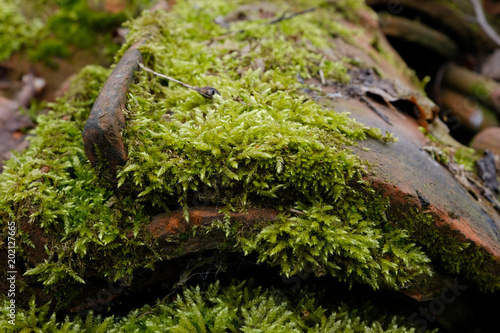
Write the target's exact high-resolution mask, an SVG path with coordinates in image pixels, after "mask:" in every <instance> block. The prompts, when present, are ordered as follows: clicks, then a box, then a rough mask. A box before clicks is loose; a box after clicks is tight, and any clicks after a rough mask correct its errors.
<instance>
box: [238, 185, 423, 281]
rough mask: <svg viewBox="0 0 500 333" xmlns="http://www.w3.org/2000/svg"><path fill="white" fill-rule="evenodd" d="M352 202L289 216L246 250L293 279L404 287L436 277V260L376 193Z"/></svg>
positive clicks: (322, 205)
mask: <svg viewBox="0 0 500 333" xmlns="http://www.w3.org/2000/svg"><path fill="white" fill-rule="evenodd" d="M364 195H365V196H366V193H365V194H364ZM350 200H352V199H351V198H349V199H348V200H344V201H342V202H340V203H337V204H336V205H333V206H329V205H327V204H325V203H321V202H318V203H317V204H315V205H314V206H313V207H311V208H308V210H305V215H303V216H298V217H286V218H283V219H282V221H281V223H275V224H273V225H270V226H267V227H265V228H264V229H262V230H261V231H260V232H259V233H258V234H256V235H252V237H251V238H250V239H243V240H242V248H243V249H244V250H245V251H246V252H252V251H257V252H258V254H259V260H260V261H267V262H270V263H271V264H274V265H279V266H280V267H281V270H282V272H283V273H284V274H286V275H287V276H288V275H294V274H297V273H299V272H308V271H313V272H314V273H315V274H316V275H324V274H329V275H332V276H336V277H337V278H339V279H340V280H344V281H350V282H351V283H353V282H355V281H356V282H361V283H366V284H369V285H370V286H372V287H373V288H378V287H379V286H380V285H384V286H389V287H392V288H401V287H403V286H405V285H406V284H408V283H409V282H410V281H411V280H412V279H413V278H415V277H417V276H419V275H429V274H431V270H430V268H429V267H428V266H427V264H428V263H429V262H430V260H429V259H428V258H427V256H426V255H425V254H424V253H423V252H422V251H421V250H420V249H419V248H418V247H416V246H415V244H413V243H412V241H410V240H409V238H410V237H409V234H408V233H407V232H406V231H405V230H404V229H399V228H393V227H391V226H390V224H389V222H390V221H387V220H386V219H384V218H383V217H384V214H385V211H386V210H387V208H388V205H387V204H383V205H382V206H379V207H376V206H375V205H376V204H374V202H375V203H376V202H380V201H381V199H380V198H378V197H377V196H376V195H371V196H370V195H369V196H368V197H364V198H363V197H361V196H360V197H356V199H355V200H356V201H353V202H351V201H350Z"/></svg>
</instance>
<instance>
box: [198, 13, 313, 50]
mask: <svg viewBox="0 0 500 333" xmlns="http://www.w3.org/2000/svg"><path fill="white" fill-rule="evenodd" d="M315 10H316V7H311V8H308V9H305V10H303V11H300V12H297V13H293V14H290V15H288V16H286V12H285V13H283V15H281V16H280V17H278V18H276V19H274V20H271V21H269V22H264V23H261V24H259V25H263V24H264V25H271V24H275V23H278V22H281V21H285V20H289V19H291V18H294V17H295V16H298V15H302V14H307V13H309V12H313V11H315ZM245 31H246V30H242V29H240V30H234V31H228V32H226V33H224V34H222V35H220V36H217V37H213V38H210V39H209V40H206V41H205V42H208V43H212V42H214V41H218V40H222V39H224V38H226V37H227V36H229V35H235V34H239V33H243V32H245Z"/></svg>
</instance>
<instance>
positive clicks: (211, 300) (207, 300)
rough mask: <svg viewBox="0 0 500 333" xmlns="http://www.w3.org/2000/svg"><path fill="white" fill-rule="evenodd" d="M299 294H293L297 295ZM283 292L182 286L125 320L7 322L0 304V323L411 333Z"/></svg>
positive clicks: (23, 314) (62, 328) (384, 320)
mask: <svg viewBox="0 0 500 333" xmlns="http://www.w3.org/2000/svg"><path fill="white" fill-rule="evenodd" d="M297 294H298V295H297ZM297 294H292V293H286V292H283V291H281V290H276V289H274V288H270V289H263V288H261V287H258V286H254V285H252V284H249V283H245V282H242V283H238V282H232V283H231V284H230V285H229V286H227V287H220V285H219V283H218V282H217V283H214V284H211V285H209V286H208V288H207V289H206V290H201V288H200V287H191V288H187V289H185V290H184V291H183V292H182V293H180V294H179V295H177V296H176V297H175V300H173V301H169V300H167V302H164V301H162V302H160V301H158V303H157V304H156V305H154V306H145V307H142V308H139V309H136V310H134V311H132V312H130V313H129V314H128V315H127V316H126V317H124V318H115V317H108V318H106V319H103V318H102V317H101V316H97V317H96V316H94V315H92V314H90V315H89V316H87V318H86V319H81V318H80V317H76V318H69V317H67V318H66V319H65V320H64V321H58V320H57V319H56V316H55V314H52V315H51V314H50V312H49V310H48V307H42V308H36V307H35V304H34V302H32V303H31V308H30V310H27V311H19V312H18V313H17V318H16V321H15V325H10V324H9V322H8V321H9V317H8V316H7V314H8V303H7V302H4V303H3V304H2V306H1V308H0V324H1V325H2V327H3V328H4V329H5V330H6V332H19V331H21V330H22V329H24V330H29V329H30V330H32V331H35V332H54V333H56V332H89V333H90V332H92V333H94V332H109V333H112V332H137V331H141V332H276V333H278V332H283V333H285V332H287V333H288V332H311V333H312V332H340V331H342V332H377V333H382V332H387V333H404V332H415V328H411V327H409V326H408V324H407V323H406V322H405V320H404V319H403V318H399V317H392V316H383V315H381V314H380V311H376V310H375V309H374V308H373V307H370V305H369V304H367V303H365V304H364V306H362V307H361V308H362V310H353V309H350V308H349V307H347V306H346V305H336V306H334V307H333V308H330V309H328V308H327V307H325V306H324V305H325V303H326V304H328V303H329V301H328V300H327V301H326V302H325V300H324V299H322V297H321V296H318V295H321V294H320V293H318V294H314V293H311V292H304V291H303V292H299V293H297Z"/></svg>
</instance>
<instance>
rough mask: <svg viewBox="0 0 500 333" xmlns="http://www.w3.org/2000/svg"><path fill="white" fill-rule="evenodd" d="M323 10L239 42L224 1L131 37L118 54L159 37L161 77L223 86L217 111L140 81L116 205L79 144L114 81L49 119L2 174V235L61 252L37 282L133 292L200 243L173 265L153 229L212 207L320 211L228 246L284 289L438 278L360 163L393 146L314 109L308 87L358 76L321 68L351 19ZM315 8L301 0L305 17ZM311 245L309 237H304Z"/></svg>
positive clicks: (154, 19) (152, 46)
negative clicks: (41, 236)
mask: <svg viewBox="0 0 500 333" xmlns="http://www.w3.org/2000/svg"><path fill="white" fill-rule="evenodd" d="M315 4H317V5H321V4H323V5H324V8H319V9H317V12H314V13H308V14H303V15H299V16H297V17H295V18H293V19H291V20H285V21H282V22H280V23H278V24H272V25H266V24H264V23H265V22H266V21H262V20H261V21H253V22H239V23H237V24H236V25H235V27H234V29H236V30H235V31H239V30H244V32H241V33H234V34H227V35H223V34H224V33H225V32H226V31H225V30H224V29H223V28H221V27H219V26H218V25H216V24H215V23H214V22H213V19H214V18H215V17H217V16H219V15H224V14H227V13H228V12H229V11H231V10H232V9H233V8H234V6H236V4H234V3H231V4H228V3H227V2H225V1H219V0H217V1H211V2H207V3H206V5H204V6H203V8H199V7H196V6H195V5H194V3H193V2H191V1H186V2H182V3H178V4H177V5H176V6H175V9H174V11H173V12H172V13H165V12H163V11H157V12H145V13H144V14H143V15H142V16H141V17H140V18H138V19H137V20H135V21H134V22H133V23H131V24H129V26H130V28H131V32H130V35H129V40H128V42H127V43H128V44H127V45H125V46H124V47H123V49H122V51H121V52H120V53H119V55H120V54H123V52H125V50H126V49H127V48H128V47H129V46H130V45H131V44H132V43H135V42H137V41H139V40H141V39H142V38H145V37H146V36H147V37H148V42H147V43H145V44H144V45H143V46H142V47H141V51H142V53H143V55H144V59H145V63H146V65H147V66H148V67H151V68H153V69H155V70H156V71H158V72H162V73H165V74H168V75H170V76H173V77H175V78H177V79H179V80H182V81H184V82H187V83H189V84H192V85H197V86H213V87H215V88H217V89H218V90H219V91H220V93H221V96H216V97H215V98H214V99H213V100H208V99H205V98H204V97H202V96H201V95H199V94H198V93H197V92H195V91H192V90H187V89H186V88H184V87H182V86H180V85H178V84H174V83H169V84H168V85H165V83H164V82H162V81H160V80H158V79H157V78H156V77H153V76H151V75H150V74H148V73H146V72H139V73H137V75H136V80H135V83H134V84H133V85H132V86H131V88H130V90H129V95H128V97H129V98H128V102H127V108H126V110H125V115H126V118H127V124H126V127H125V129H124V130H123V137H124V140H125V145H126V147H127V150H128V161H127V164H126V165H125V166H124V167H123V168H121V169H120V170H119V173H118V178H119V181H120V182H119V184H120V186H121V187H120V188H119V189H118V190H113V189H111V188H110V187H109V185H108V184H107V183H106V182H105V181H103V180H102V179H100V178H99V177H98V176H97V175H96V172H95V171H94V170H93V169H92V168H91V166H90V164H89V163H88V162H87V161H86V159H85V156H84V153H83V148H82V138H81V131H82V129H83V127H84V124H85V120H86V118H87V117H88V114H89V112H90V108H91V106H92V104H93V102H94V100H95V98H96V97H97V94H98V92H99V89H100V87H101V86H102V84H103V82H104V80H105V79H106V77H107V75H109V70H105V69H103V68H101V67H97V66H90V67H87V68H86V69H84V70H83V71H82V72H81V73H80V74H79V76H78V77H77V78H76V79H75V80H73V83H72V87H71V88H70V91H69V92H68V94H67V95H66V96H65V97H64V98H62V99H60V100H58V101H57V102H56V103H54V104H52V105H51V107H52V111H51V112H49V114H48V115H45V116H41V117H39V118H38V123H39V126H38V127H37V129H36V131H35V133H34V134H35V136H34V137H33V139H32V140H31V145H30V147H29V148H28V149H27V150H26V151H25V152H24V153H22V154H20V155H17V157H16V159H11V160H10V161H8V162H7V164H6V167H5V169H4V172H3V173H2V174H1V175H0V184H1V186H0V219H1V221H2V230H3V232H5V228H6V224H7V221H15V222H16V223H17V224H18V226H22V225H23V224H24V225H26V224H27V223H31V224H33V225H34V226H36V227H38V228H41V229H42V230H43V231H44V232H45V233H46V234H47V237H48V238H49V242H48V244H47V247H46V251H47V254H48V258H47V259H46V260H44V261H42V260H39V261H38V262H34V263H33V258H31V260H28V259H29V258H22V259H26V262H28V263H30V262H31V264H28V267H27V269H28V270H27V272H26V276H31V278H32V279H33V280H34V281H39V282H40V283H43V284H45V285H54V286H63V287H67V286H68V285H69V286H73V287H74V286H75V285H76V286H78V284H79V283H83V282H85V276H84V274H85V273H87V274H88V272H93V274H94V276H96V277H97V278H106V277H108V278H110V279H119V278H121V277H124V276H126V275H133V273H134V272H135V271H136V270H137V269H138V268H152V267H154V264H155V263H156V262H158V261H160V260H162V259H168V258H170V257H172V256H178V255H180V254H182V242H183V240H185V239H187V238H188V237H190V236H191V235H190V234H186V235H181V236H179V238H178V239H175V241H177V242H178V244H179V248H178V249H176V250H173V251H172V253H164V252H161V251H160V249H158V246H157V245H156V243H155V241H154V240H152V239H151V236H150V235H149V232H148V231H147V229H146V226H147V224H148V223H149V222H150V220H151V216H152V215H155V214H156V213H158V212H164V211H165V210H172V209H178V208H183V209H185V210H186V209H187V208H188V207H189V206H190V205H193V203H200V202H201V203H203V204H204V205H211V204H213V205H217V206H219V207H221V209H222V210H223V211H226V212H228V211H235V210H239V211H244V210H246V209H248V208H250V207H274V208H276V209H279V210H280V211H282V212H289V211H290V209H291V208H295V209H300V210H303V211H304V212H306V214H305V215H303V216H298V217H293V216H290V214H285V213H283V214H282V219H281V220H280V221H278V222H277V223H276V224H275V225H272V226H267V227H265V226H263V225H262V226H256V227H255V229H252V230H243V231H242V230H239V229H238V228H237V225H234V226H231V221H229V220H227V221H223V222H221V223H222V224H223V225H224V226H225V228H226V229H224V231H225V234H226V237H227V238H226V242H227V244H228V247H229V246H233V245H234V248H233V251H241V252H244V251H246V252H251V251H256V252H257V253H258V256H259V259H260V260H261V261H265V262H268V263H270V264H274V265H277V266H279V267H280V268H281V270H282V272H283V273H285V274H294V273H296V272H299V271H312V272H315V273H317V274H318V275H322V274H329V275H333V276H336V277H337V278H339V279H341V280H347V281H349V282H350V283H359V282H361V283H367V284H369V285H370V286H372V287H373V288H378V287H379V286H390V287H392V288H400V287H404V286H407V285H408V284H411V281H412V279H414V278H416V277H417V276H419V275H421V274H429V273H430V270H429V268H428V265H427V264H428V259H427V257H426V255H425V254H424V253H423V252H422V251H421V250H420V249H419V247H418V246H416V245H415V244H414V243H415V242H414V241H413V240H411V239H410V238H409V237H408V235H409V233H408V232H407V231H405V229H396V228H393V227H392V226H393V225H395V222H396V221H397V219H398V217H397V216H394V217H393V216H391V217H387V212H388V210H389V209H390V207H389V206H388V204H387V202H385V201H384V200H381V199H380V197H379V196H377V195H376V194H375V193H374V192H373V190H372V189H371V187H370V185H369V184H368V183H367V182H366V181H364V180H363V177H364V176H365V175H366V170H367V164H366V163H365V162H364V161H362V160H361V159H360V158H359V157H358V156H356V155H354V154H353V153H352V152H351V150H350V147H352V146H354V145H356V144H357V142H358V141H359V140H363V139H366V138H367V137H373V138H376V139H379V140H383V141H391V140H392V139H391V137H390V135H388V136H385V137H383V136H382V134H381V133H380V132H379V131H378V130H376V129H373V128H369V127H367V126H365V125H363V124H360V123H358V122H356V121H354V120H351V119H349V118H348V116H347V115H346V114H340V113H336V112H335V111H334V110H331V109H326V108H322V107H321V106H319V105H318V104H317V103H316V102H315V101H314V100H313V99H312V98H311V97H310V96H307V95H305V94H304V89H308V88H310V87H308V86H307V85H305V84H302V83H300V80H299V78H298V77H301V78H307V77H316V78H318V76H319V70H320V69H321V70H323V72H324V74H325V75H326V76H327V79H329V80H332V81H335V82H345V81H346V80H348V77H347V76H346V70H345V69H346V68H350V66H352V64H351V63H350V62H349V61H346V60H345V59H344V60H342V61H340V62H338V63H334V62H327V61H322V56H319V54H320V48H321V47H324V46H325V43H328V41H331V36H330V35H331V34H332V31H333V30H334V29H333V28H331V29H330V28H329V27H330V26H331V25H332V24H333V23H331V22H332V21H333V19H332V18H335V19H339V20H340V19H341V18H342V17H343V16H342V14H341V13H340V12H339V11H337V10H335V7H330V6H327V5H326V3H323V2H320V1H318V2H315ZM311 5H313V4H310V3H309V2H307V1H297V7H294V10H300V9H301V8H303V9H304V8H308V7H310V6H311ZM282 6H283V10H286V9H287V6H286V5H285V4H283V5H282ZM337 25H338V24H337ZM329 29H330V30H329ZM335 29H337V30H335V31H337V32H338V31H339V30H338V27H336V28H335ZM335 31H333V32H335ZM348 32H349V31H348V30H346V32H345V33H346V34H347V33H348ZM220 36H223V38H221V37H220ZM345 38H348V37H345ZM119 55H118V57H119ZM257 59H260V60H259V61H258V63H256V62H255V61H256V60H257ZM262 64H263V65H262ZM42 168H43V169H44V170H46V169H47V168H48V172H42ZM124 184H126V185H127V186H126V187H125V186H124ZM124 188H127V189H129V190H127V191H125V190H124ZM212 231H217V232H220V230H212ZM302 234H303V235H310V236H311V237H310V238H309V239H305V238H298V236H299V235H302ZM22 239H24V238H22ZM295 240H300V242H297V243H295ZM18 245H19V247H20V248H21V247H23V246H26V247H27V246H30V241H29V239H24V240H23V241H22V242H19V244H18ZM2 246H3V247H5V244H3V245H2ZM172 248H173V246H172ZM38 250H40V251H41V250H42V249H38ZM20 253H21V254H22V252H20ZM160 253H161V254H160ZM24 255H25V254H24Z"/></svg>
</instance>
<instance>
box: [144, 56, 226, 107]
mask: <svg viewBox="0 0 500 333" xmlns="http://www.w3.org/2000/svg"><path fill="white" fill-rule="evenodd" d="M137 64H138V65H139V67H141V68H142V69H144V70H145V71H147V72H150V73H152V74H154V75H156V76H159V77H162V78H164V79H167V80H169V81H173V82H175V83H178V84H180V85H181V86H183V87H185V88H188V89H192V90H194V91H196V92H197V93H198V94H200V95H201V96H203V97H206V98H210V99H212V98H213V97H214V95H215V94H218V95H220V93H219V91H218V90H217V89H215V88H212V87H196V86H192V85H190V84H187V83H184V82H182V81H179V80H176V79H174V78H173V77H171V76H168V75H165V74H160V73H158V72H155V71H154V70H152V69H150V68H148V67H146V66H144V65H143V64H141V63H140V62H139V61H138V62H137Z"/></svg>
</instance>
